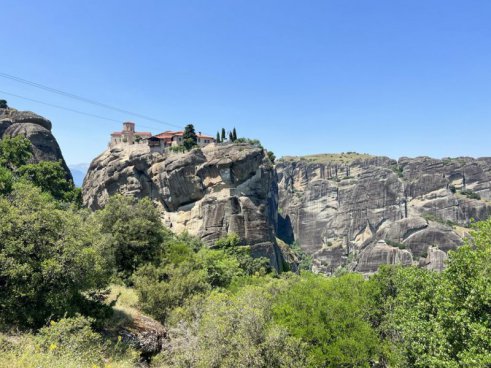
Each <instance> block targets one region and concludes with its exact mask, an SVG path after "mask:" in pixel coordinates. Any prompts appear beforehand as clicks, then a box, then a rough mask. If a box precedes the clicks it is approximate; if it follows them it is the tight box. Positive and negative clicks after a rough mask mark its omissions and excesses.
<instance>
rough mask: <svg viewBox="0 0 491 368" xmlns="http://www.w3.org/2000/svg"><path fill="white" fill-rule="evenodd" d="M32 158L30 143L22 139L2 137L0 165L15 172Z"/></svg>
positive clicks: (20, 137)
mask: <svg viewBox="0 0 491 368" xmlns="http://www.w3.org/2000/svg"><path fill="white" fill-rule="evenodd" d="M31 157H32V152H31V142H30V141H29V140H28V139H27V138H25V137H23V136H16V137H13V138H11V137H4V138H2V139H1V140H0V165H2V166H5V167H7V168H8V169H10V170H17V169H18V168H19V167H21V166H23V165H25V164H27V163H28V161H29V159H30V158H31Z"/></svg>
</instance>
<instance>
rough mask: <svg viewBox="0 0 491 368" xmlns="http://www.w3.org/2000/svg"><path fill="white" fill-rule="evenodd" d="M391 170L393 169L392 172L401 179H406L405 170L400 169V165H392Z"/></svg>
mask: <svg viewBox="0 0 491 368" xmlns="http://www.w3.org/2000/svg"><path fill="white" fill-rule="evenodd" d="M391 168H392V171H394V172H395V173H396V174H397V176H398V177H399V178H402V177H404V170H403V168H402V167H400V166H399V165H397V164H395V165H392V167H391Z"/></svg>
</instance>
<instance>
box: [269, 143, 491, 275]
mask: <svg viewBox="0 0 491 368" xmlns="http://www.w3.org/2000/svg"><path fill="white" fill-rule="evenodd" d="M276 169H277V175H278V188H279V209H278V212H279V216H278V232H279V236H280V237H281V238H282V239H285V240H286V241H290V242H292V241H296V242H297V243H298V244H299V245H300V246H301V248H302V249H304V250H305V251H306V252H308V253H310V254H312V256H313V258H314V270H316V271H319V272H324V273H327V274H332V273H334V272H335V271H336V270H338V269H340V268H346V269H349V270H354V271H358V272H362V273H372V272H375V271H376V270H377V268H378V267H379V266H380V265H382V264H404V265H407V264H422V265H423V264H424V265H425V267H427V268H430V269H438V270H440V269H442V267H443V265H444V256H443V255H444V254H445V253H446V252H447V251H448V250H450V249H453V248H455V247H457V246H459V245H461V244H462V243H463V239H464V238H465V237H466V236H467V233H468V225H469V223H470V222H471V221H473V220H483V219H486V218H487V217H488V216H489V215H490V213H491V205H490V203H491V202H490V201H489V199H490V197H491V158H479V159H473V158H468V157H462V158H455V159H442V160H436V159H431V158H428V157H418V158H412V159H411V158H401V159H399V160H398V161H396V160H392V159H389V158H387V157H372V156H368V155H360V154H355V153H347V154H340V155H317V156H307V157H286V158H284V159H282V160H280V161H279V162H278V163H277V165H276ZM380 241H383V243H380ZM430 247H431V248H430ZM430 249H431V253H429V252H430ZM442 254H443V255H442Z"/></svg>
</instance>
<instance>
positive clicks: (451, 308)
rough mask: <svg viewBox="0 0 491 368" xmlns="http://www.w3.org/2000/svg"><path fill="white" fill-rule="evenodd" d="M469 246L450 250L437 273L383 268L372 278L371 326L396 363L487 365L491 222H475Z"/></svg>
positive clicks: (489, 353) (490, 336) (490, 316)
mask: <svg viewBox="0 0 491 368" xmlns="http://www.w3.org/2000/svg"><path fill="white" fill-rule="evenodd" d="M472 236H473V239H474V245H469V244H467V245H464V246H462V247H460V248H458V249H457V250H455V251H451V252H449V260H448V265H447V268H446V269H445V270H444V271H443V272H442V273H436V272H431V271H428V270H424V269H419V268H416V267H409V268H402V267H385V268H383V269H382V270H380V271H379V273H378V274H377V275H375V276H374V277H373V279H372V280H371V281H370V284H371V285H372V286H373V290H374V291H375V292H374V293H373V295H374V297H373V305H374V306H375V307H376V309H375V311H376V312H375V313H373V315H372V316H373V325H374V326H375V327H376V328H377V329H378V331H379V333H380V336H384V337H385V338H386V340H387V341H388V342H389V343H390V344H391V350H392V351H393V352H394V353H395V354H396V360H397V363H398V364H399V365H400V366H411V367H461V366H464V367H465V366H468V367H485V366H488V365H489V364H491V314H490V313H489V311H490V310H491V286H490V284H489V280H490V279H491V268H490V267H489V265H490V264H491V252H490V247H491V220H488V221H485V222H481V223H478V224H477V225H474V230H473V232H472Z"/></svg>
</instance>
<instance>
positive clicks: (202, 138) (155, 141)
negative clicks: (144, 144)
mask: <svg viewBox="0 0 491 368" xmlns="http://www.w3.org/2000/svg"><path fill="white" fill-rule="evenodd" d="M183 136H184V131H182V130H179V131H175V132H174V131H170V130H167V131H165V132H162V133H159V134H157V135H154V136H152V137H150V138H149V139H148V145H149V146H150V147H156V148H162V149H164V148H167V147H176V146H182V145H183V143H184V138H183ZM196 136H197V138H198V140H197V143H198V146H200V147H203V146H206V145H207V144H210V143H214V142H215V138H213V137H211V136H209V135H204V134H201V132H199V133H198V134H196Z"/></svg>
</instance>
